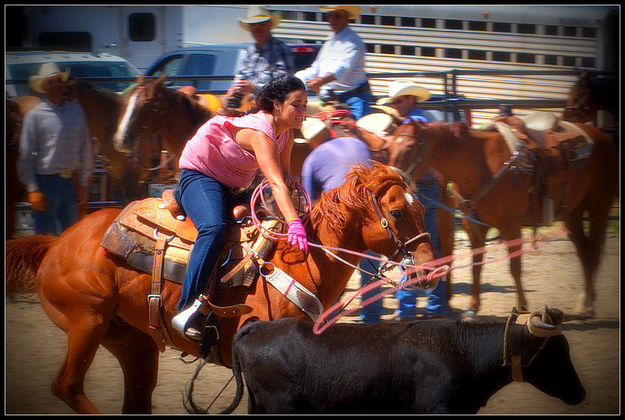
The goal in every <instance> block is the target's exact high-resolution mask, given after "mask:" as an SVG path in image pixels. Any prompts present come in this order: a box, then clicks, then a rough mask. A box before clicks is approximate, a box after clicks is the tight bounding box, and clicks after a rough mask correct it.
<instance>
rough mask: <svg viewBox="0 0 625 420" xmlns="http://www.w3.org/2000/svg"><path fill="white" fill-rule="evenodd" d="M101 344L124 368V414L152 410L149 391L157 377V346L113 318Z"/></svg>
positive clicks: (149, 339)
mask: <svg viewBox="0 0 625 420" xmlns="http://www.w3.org/2000/svg"><path fill="white" fill-rule="evenodd" d="M102 345H103V346H104V347H105V348H106V349H107V350H108V351H110V352H111V353H112V354H113V355H114V356H115V358H117V360H118V361H119V364H120V366H121V367H122V370H123V372H124V405H123V407H122V413H124V414H149V413H151V412H152V392H153V391H154V389H155V388H156V382H157V377H158V348H157V347H156V344H155V343H154V340H152V338H151V337H149V336H148V335H147V334H145V333H143V332H141V331H139V330H137V329H136V328H134V327H132V326H130V325H129V324H126V323H124V322H123V321H117V320H115V319H113V320H112V321H111V323H110V327H109V330H108V331H107V333H106V335H105V337H104V339H103V340H102Z"/></svg>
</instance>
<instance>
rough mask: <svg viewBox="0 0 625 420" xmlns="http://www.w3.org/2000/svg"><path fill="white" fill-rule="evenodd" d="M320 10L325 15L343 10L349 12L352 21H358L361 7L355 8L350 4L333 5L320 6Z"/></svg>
mask: <svg viewBox="0 0 625 420" xmlns="http://www.w3.org/2000/svg"><path fill="white" fill-rule="evenodd" d="M319 10H321V11H322V12H325V13H327V12H333V11H335V10H342V11H344V12H347V14H348V15H349V18H350V19H356V18H357V17H358V16H360V6H354V5H350V4H338V5H336V4H333V5H328V6H319Z"/></svg>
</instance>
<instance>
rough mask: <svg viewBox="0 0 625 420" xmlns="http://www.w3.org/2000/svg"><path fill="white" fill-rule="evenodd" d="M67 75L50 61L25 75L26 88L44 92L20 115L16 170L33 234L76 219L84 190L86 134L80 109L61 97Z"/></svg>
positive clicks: (88, 166)
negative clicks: (30, 211) (75, 177)
mask: <svg viewBox="0 0 625 420" xmlns="http://www.w3.org/2000/svg"><path fill="white" fill-rule="evenodd" d="M68 78H69V72H68V71H66V72H61V71H60V70H59V68H58V66H57V65H56V64H55V63H43V64H42V65H41V67H40V68H39V73H38V74H36V75H34V76H31V77H30V79H29V83H30V86H31V87H32V89H33V90H34V91H35V92H39V93H43V94H44V95H45V96H44V98H43V101H42V102H41V104H39V105H38V106H36V107H35V108H34V109H32V110H31V111H30V112H28V114H26V116H25V117H24V125H23V127H22V132H21V138H20V149H19V158H18V163H17V170H18V177H19V179H20V181H21V182H22V183H23V184H24V186H25V187H26V191H28V201H29V202H30V203H31V205H32V207H33V210H34V212H33V218H34V220H35V233H37V234H38V235H60V234H61V232H63V231H64V230H65V229H67V228H68V227H70V226H71V225H72V224H74V223H75V222H77V221H78V205H81V204H85V203H86V202H87V198H88V195H89V187H88V186H89V179H90V178H91V172H92V169H93V151H92V145H91V136H90V134H89V126H88V125H87V117H86V116H85V113H84V111H83V109H82V108H81V107H80V105H78V104H76V103H73V102H68V101H67V100H66V97H65V82H67V80H68ZM74 172H76V174H77V175H78V185H77V186H75V185H74V180H73V175H74Z"/></svg>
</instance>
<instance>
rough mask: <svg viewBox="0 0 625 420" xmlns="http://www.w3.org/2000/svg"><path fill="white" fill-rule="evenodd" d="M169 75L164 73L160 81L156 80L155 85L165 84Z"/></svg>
mask: <svg viewBox="0 0 625 420" xmlns="http://www.w3.org/2000/svg"><path fill="white" fill-rule="evenodd" d="M167 76H168V74H167V73H163V74H161V75H160V76H159V77H158V79H156V82H155V84H157V85H160V84H161V83H163V82H164V81H165V79H167Z"/></svg>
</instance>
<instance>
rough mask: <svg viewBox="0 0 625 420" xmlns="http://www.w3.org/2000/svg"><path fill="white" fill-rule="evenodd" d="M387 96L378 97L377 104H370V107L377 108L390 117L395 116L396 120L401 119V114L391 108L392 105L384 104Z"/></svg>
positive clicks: (402, 118)
mask: <svg viewBox="0 0 625 420" xmlns="http://www.w3.org/2000/svg"><path fill="white" fill-rule="evenodd" d="M386 99H387V98H384V100H382V99H379V100H378V101H377V103H378V105H371V108H373V109H378V110H380V111H382V112H384V113H385V114H388V115H390V116H391V117H393V118H395V120H397V121H403V120H404V117H402V116H401V115H399V112H398V111H397V110H396V109H395V108H393V107H392V106H388V105H384V103H387V102H385V101H386Z"/></svg>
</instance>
